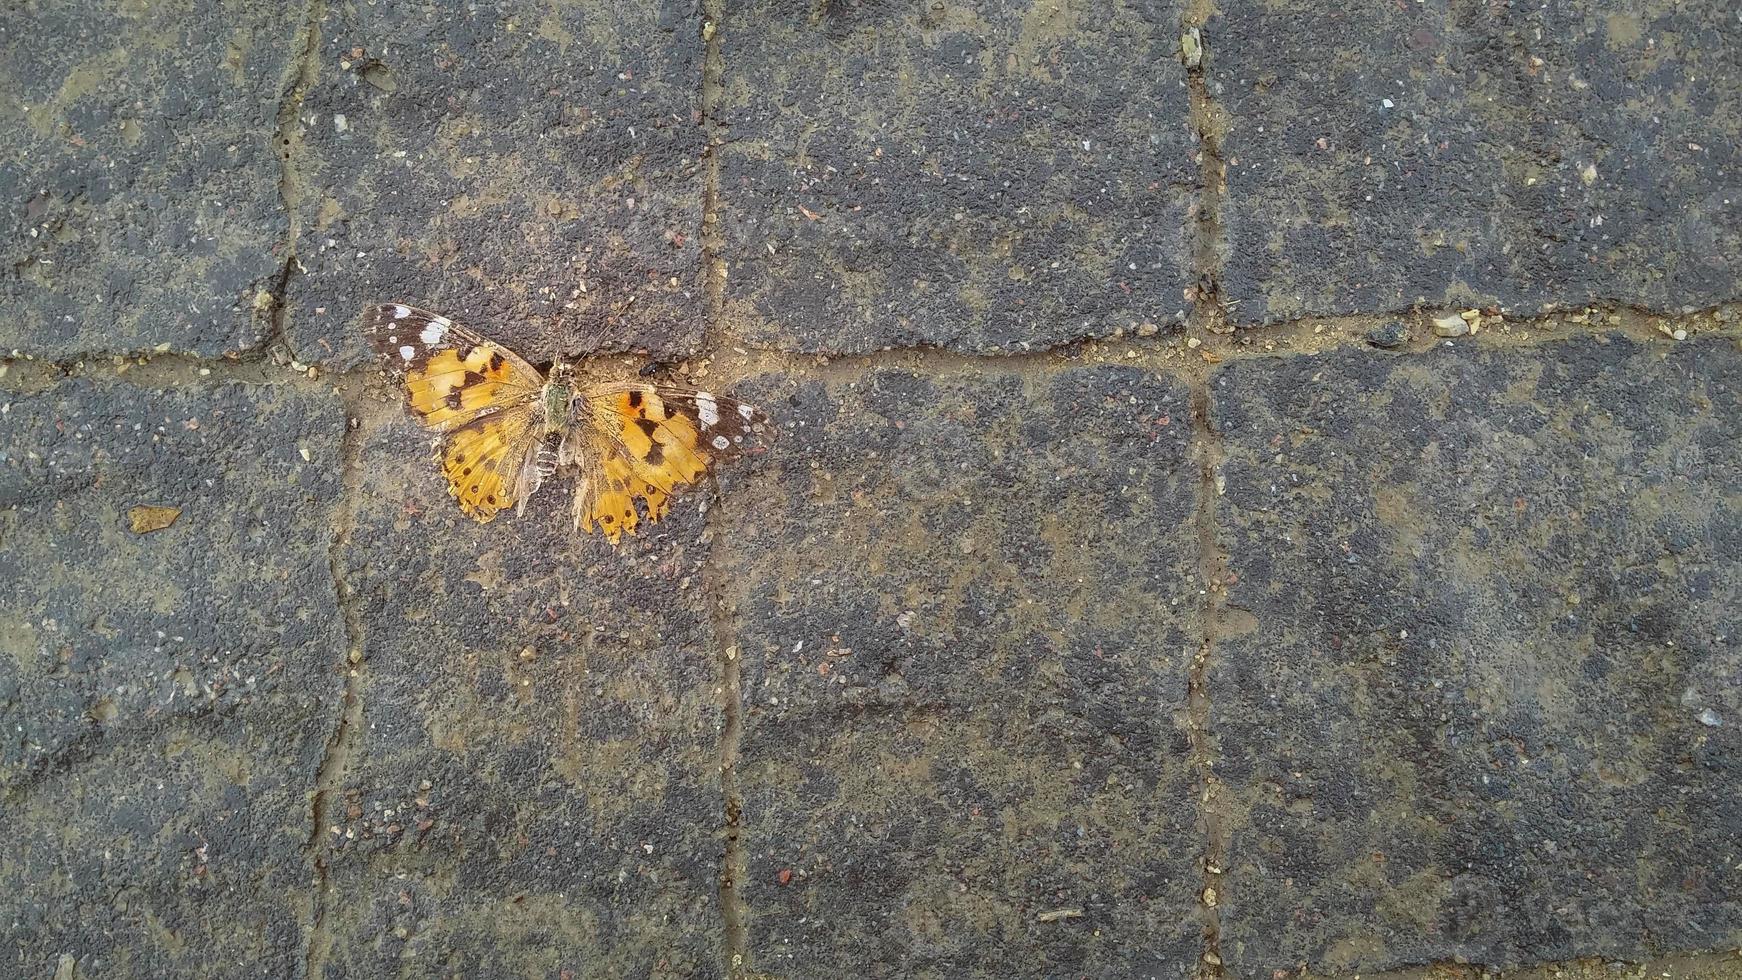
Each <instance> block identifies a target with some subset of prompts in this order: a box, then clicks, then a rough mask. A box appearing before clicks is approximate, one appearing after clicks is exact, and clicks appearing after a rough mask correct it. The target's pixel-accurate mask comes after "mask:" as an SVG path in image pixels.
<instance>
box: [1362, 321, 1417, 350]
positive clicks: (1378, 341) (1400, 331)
mask: <svg viewBox="0 0 1742 980" xmlns="http://www.w3.org/2000/svg"><path fill="white" fill-rule="evenodd" d="M1367 342H1368V343H1369V344H1372V345H1373V346H1375V347H1381V348H1384V349H1385V350H1395V349H1396V348H1399V347H1402V346H1403V345H1404V344H1407V343H1409V328H1408V327H1405V326H1404V325H1403V324H1402V323H1399V322H1398V321H1396V320H1392V321H1391V322H1389V323H1386V324H1385V325H1383V326H1379V327H1374V328H1373V329H1372V330H1369V331H1367Z"/></svg>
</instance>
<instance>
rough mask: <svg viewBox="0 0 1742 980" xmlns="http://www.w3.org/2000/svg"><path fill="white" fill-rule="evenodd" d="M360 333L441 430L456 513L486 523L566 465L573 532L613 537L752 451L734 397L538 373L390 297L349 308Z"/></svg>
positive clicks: (559, 370) (763, 429) (574, 373)
mask: <svg viewBox="0 0 1742 980" xmlns="http://www.w3.org/2000/svg"><path fill="white" fill-rule="evenodd" d="M363 332H364V334H365V335H366V336H367V337H368V338H369V341H370V343H371V344H372V345H373V346H374V348H375V351H376V353H378V354H379V355H380V356H381V357H382V359H383V361H384V362H385V364H386V366H387V367H388V369H389V372H390V373H391V374H392V375H393V376H394V377H395V378H396V379H397V380H398V381H399V382H400V384H401V386H402V387H403V388H404V391H405V404H406V408H407V409H408V410H409V411H410V412H411V414H412V415H414V416H415V417H416V418H417V419H418V420H419V421H421V422H422V423H423V424H424V426H425V427H427V428H429V429H433V430H435V431H438V432H440V433H442V438H441V444H440V448H439V452H438V458H439V461H440V463H441V469H442V475H443V476H444V477H446V478H447V481H448V492H449V494H451V495H452V496H453V497H454V498H455V499H456V500H458V501H459V504H460V510H462V511H463V512H465V513H466V514H467V515H468V516H470V517H471V518H473V519H474V520H477V521H478V522H479V523H488V522H490V521H491V520H494V519H495V517H496V515H497V514H498V513H500V512H501V511H503V510H506V509H507V508H509V507H514V508H515V512H516V513H517V514H519V513H524V512H525V510H526V502H527V500H528V499H529V498H531V497H532V495H533V494H534V493H537V492H538V488H539V487H540V486H542V485H543V484H544V482H545V481H546V480H548V479H549V478H550V477H551V476H553V475H554V474H555V473H556V472H557V471H558V470H561V469H567V468H573V469H574V470H576V471H578V473H579V479H578V482H577V485H576V487H575V495H574V521H575V527H576V528H578V529H581V530H584V531H587V532H589V533H590V532H591V531H592V530H593V528H594V526H595V525H596V526H597V527H598V528H599V530H600V532H601V533H602V534H604V536H605V537H606V538H607V539H609V540H610V542H611V543H612V544H616V543H617V540H618V537H619V536H620V535H622V534H623V533H625V532H628V533H630V534H633V533H635V528H636V527H637V526H638V525H639V524H641V523H642V522H643V521H645V522H647V523H649V524H652V523H655V522H657V521H658V520H659V519H660V518H662V517H664V516H665V515H666V513H667V512H668V511H669V510H670V508H671V501H672V497H673V496H674V495H675V494H677V493H678V492H679V491H680V490H681V489H683V488H684V487H687V486H690V485H692V484H694V483H696V482H697V481H699V480H701V479H702V477H703V476H704V475H706V474H707V473H708V472H709V470H710V468H711V467H713V466H714V465H715V464H716V463H719V462H722V461H725V460H730V459H735V458H738V457H741V456H743V455H745V454H747V453H750V452H754V451H756V450H757V449H758V447H759V446H760V445H761V440H759V438H758V437H760V436H765V435H766V434H768V431H769V424H768V418H767V416H765V415H763V414H762V412H760V411H758V410H757V409H756V408H755V407H753V406H750V405H746V404H744V403H743V402H740V401H737V400H736V399H732V398H727V397H725V396H723V395H716V394H713V393H711V392H707V391H700V390H696V389H691V388H679V387H674V386H670V385H660V384H649V383H647V382H642V381H596V382H595V381H591V380H588V379H584V378H583V377H582V375H581V372H580V370H579V368H580V365H579V362H577V361H569V360H564V359H563V358H561V357H560V356H559V357H558V358H557V359H556V361H555V362H554V363H553V364H552V365H551V366H550V369H549V370H548V371H540V370H539V369H538V368H537V367H534V366H533V365H532V363H531V362H529V361H527V360H526V359H525V358H523V357H521V356H520V355H519V354H516V353H514V352H513V351H511V350H509V349H508V348H507V347H504V346H503V345H501V344H499V343H496V342H495V341H493V340H490V339H489V338H487V337H484V336H482V335H480V334H478V333H476V332H474V331H472V330H469V329H467V328H465V327H463V326H461V325H460V324H458V323H455V322H454V321H453V320H450V319H448V318H447V317H445V316H440V315H438V314H435V313H428V312H425V311H424V310H420V309H417V308H415V307H411V306H406V305H404V304H402V303H387V304H382V305H378V306H371V307H368V308H367V309H365V310H364V311H363Z"/></svg>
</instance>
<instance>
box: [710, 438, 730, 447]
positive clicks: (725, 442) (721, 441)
mask: <svg viewBox="0 0 1742 980" xmlns="http://www.w3.org/2000/svg"><path fill="white" fill-rule="evenodd" d="M731 445H732V440H730V439H727V438H726V437H725V436H715V437H714V448H715V449H728V448H730V447H731Z"/></svg>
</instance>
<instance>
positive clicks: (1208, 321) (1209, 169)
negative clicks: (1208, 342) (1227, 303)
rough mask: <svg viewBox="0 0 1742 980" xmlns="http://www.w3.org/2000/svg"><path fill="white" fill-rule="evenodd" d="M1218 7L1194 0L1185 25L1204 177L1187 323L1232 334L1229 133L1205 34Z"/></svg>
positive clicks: (1194, 207)
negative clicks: (1225, 278)
mask: <svg viewBox="0 0 1742 980" xmlns="http://www.w3.org/2000/svg"><path fill="white" fill-rule="evenodd" d="M1214 10H1215V5H1214V4H1213V3H1211V2H1209V0H1192V2H1191V3H1189V4H1188V5H1187V6H1186V9H1185V11H1184V14H1183V16H1182V17H1181V23H1180V39H1181V40H1180V53H1181V57H1182V59H1183V60H1184V61H1185V65H1186V89H1187V92H1188V96H1189V101H1188V110H1187V111H1188V115H1189V119H1188V122H1189V124H1190V127H1191V131H1192V137H1193V139H1194V140H1196V141H1197V144H1198V153H1197V164H1198V170H1199V180H1198V186H1197V195H1196V199H1195V200H1193V202H1192V204H1191V207H1190V209H1189V212H1188V214H1189V215H1190V218H1191V220H1192V233H1193V238H1192V272H1193V274H1194V275H1193V282H1192V285H1191V286H1190V292H1191V295H1190V299H1191V302H1192V312H1191V314H1190V315H1189V316H1188V327H1189V328H1191V329H1192V330H1193V331H1194V332H1207V333H1212V334H1223V333H1232V332H1233V327H1231V326H1229V325H1228V323H1229V311H1228V310H1227V309H1226V308H1225V307H1224V306H1223V303H1222V267H1223V265H1224V262H1225V259H1226V256H1227V239H1226V233H1225V230H1224V229H1223V226H1222V199H1223V197H1224V196H1225V195H1226V194H1227V192H1228V176H1227V175H1228V168H1227V164H1226V162H1225V161H1224V159H1223V156H1222V136H1223V134H1224V133H1225V132H1226V131H1227V117H1226V114H1225V113H1224V112H1223V111H1222V110H1221V108H1220V107H1219V106H1217V105H1216V102H1215V99H1214V97H1213V95H1212V94H1211V91H1210V86H1209V81H1208V79H1207V78H1206V76H1205V66H1206V64H1207V63H1208V60H1209V58H1210V54H1209V49H1208V46H1207V44H1206V42H1205V39H1204V36H1203V29H1204V26H1205V25H1206V24H1207V23H1208V21H1209V19H1210V16H1211V14H1212V13H1213V12H1214Z"/></svg>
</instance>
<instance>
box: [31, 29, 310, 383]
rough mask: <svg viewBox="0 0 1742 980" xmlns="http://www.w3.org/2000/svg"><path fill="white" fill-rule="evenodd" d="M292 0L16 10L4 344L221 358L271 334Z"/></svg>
mask: <svg viewBox="0 0 1742 980" xmlns="http://www.w3.org/2000/svg"><path fill="white" fill-rule="evenodd" d="M297 27H298V21H297V16H296V11H295V9H294V8H293V6H292V5H288V4H269V3H255V4H248V5H246V6H243V7H238V5H235V4H226V3H217V2H214V0H194V2H190V3H184V4H177V5H174V6H170V5H165V4H103V3H90V2H76V3H53V4H7V5H6V7H5V9H4V10H0V92H4V93H5V94H4V95H0V205H3V206H0V213H3V217H0V308H3V309H4V310H5V311H6V313H5V315H4V316H0V351H5V352H10V351H12V350H20V351H22V352H24V353H27V354H31V355H34V356H38V357H52V358H63V357H69V356H71V355H75V354H83V353H88V352H93V351H102V352H142V351H149V350H153V349H155V348H157V347H158V346H159V345H164V346H165V347H166V348H167V349H169V350H175V351H183V352H189V353H196V354H203V355H216V354H221V353H228V352H233V351H238V350H241V349H244V348H246V347H249V346H251V345H253V344H256V343H258V342H259V341H260V339H261V338H262V337H263V336H265V334H266V333H267V331H268V330H269V329H270V324H269V322H268V316H267V312H268V310H269V309H270V303H271V296H270V294H271V290H272V289H273V288H274V286H275V283H276V281H277V279H278V277H279V275H280V274H281V273H282V271H283V268H284V262H285V257H284V255H283V254H282V253H281V250H282V249H283V247H284V244H285V236H286V233H287V230H288V224H287V222H286V220H285V216H284V211H283V208H282V207H281V206H280V202H279V193H278V176H279V168H278V162H277V159H276V157H275V155H274V153H273V150H272V146H271V143H272V131H273V127H274V125H275V123H276V119H277V113H278V96H279V92H280V91H281V88H282V86H283V85H284V81H285V73H286V70H287V66H288V64H289V59H290V55H291V50H292V48H293V47H294V46H295V45H294V41H295V36H296V31H297Z"/></svg>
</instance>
